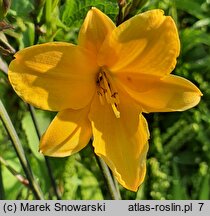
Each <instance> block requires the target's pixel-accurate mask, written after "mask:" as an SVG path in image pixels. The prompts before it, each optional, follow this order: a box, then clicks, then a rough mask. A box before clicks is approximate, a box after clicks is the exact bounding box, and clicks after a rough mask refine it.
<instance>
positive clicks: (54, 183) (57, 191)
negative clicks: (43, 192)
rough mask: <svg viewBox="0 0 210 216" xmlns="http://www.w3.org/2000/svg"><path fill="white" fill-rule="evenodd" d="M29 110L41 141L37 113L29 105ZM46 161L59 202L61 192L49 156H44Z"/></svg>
mask: <svg viewBox="0 0 210 216" xmlns="http://www.w3.org/2000/svg"><path fill="white" fill-rule="evenodd" d="M28 109H29V112H30V114H31V118H32V121H33V124H34V127H35V130H36V133H37V136H38V138H39V140H40V139H41V132H40V129H39V125H38V121H37V118H36V113H35V110H34V107H33V106H31V105H29V104H28ZM44 159H45V163H46V167H47V171H48V175H49V178H50V181H51V184H52V187H53V190H54V193H55V196H56V198H57V199H58V200H60V199H61V195H60V192H59V190H58V187H57V185H56V181H55V179H54V177H53V172H52V168H51V165H50V161H49V159H48V157H47V156H44Z"/></svg>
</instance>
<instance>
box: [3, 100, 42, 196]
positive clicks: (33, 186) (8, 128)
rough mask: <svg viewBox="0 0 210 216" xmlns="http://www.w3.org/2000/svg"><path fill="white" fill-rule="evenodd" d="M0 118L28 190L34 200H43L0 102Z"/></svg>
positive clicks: (18, 140)
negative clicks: (20, 166)
mask: <svg viewBox="0 0 210 216" xmlns="http://www.w3.org/2000/svg"><path fill="white" fill-rule="evenodd" d="M0 117H1V120H2V122H3V124H4V127H5V129H6V131H7V133H8V135H9V137H10V139H11V141H12V144H13V147H14V149H15V151H16V153H17V156H18V158H19V161H20V163H21V165H22V167H23V170H24V172H25V174H26V177H27V179H28V181H29V184H30V188H31V190H32V192H33V194H34V196H35V197H36V199H44V196H43V193H42V191H41V189H40V187H39V185H38V183H37V181H36V179H35V177H34V175H33V173H32V170H31V168H30V164H29V162H28V160H27V158H26V156H25V153H24V150H23V147H22V144H21V142H20V139H19V137H18V135H17V132H16V130H15V128H14V126H13V124H12V122H11V119H10V117H9V115H8V113H7V111H6V109H5V107H4V105H3V103H2V101H1V100H0Z"/></svg>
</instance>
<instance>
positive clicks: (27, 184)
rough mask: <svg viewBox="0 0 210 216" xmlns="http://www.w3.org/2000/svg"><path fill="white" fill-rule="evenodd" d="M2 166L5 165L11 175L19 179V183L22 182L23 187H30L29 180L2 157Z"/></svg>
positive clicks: (0, 160)
mask: <svg viewBox="0 0 210 216" xmlns="http://www.w3.org/2000/svg"><path fill="white" fill-rule="evenodd" d="M0 164H2V165H4V166H5V167H6V168H7V169H8V170H9V172H10V173H12V175H14V176H15V178H17V180H18V181H20V182H21V183H22V184H23V185H25V186H27V187H28V186H29V182H28V179H26V178H25V177H23V176H22V175H21V174H20V173H19V172H17V171H16V170H15V169H14V168H13V167H12V166H10V165H9V164H8V163H7V161H6V160H4V158H2V157H1V156H0Z"/></svg>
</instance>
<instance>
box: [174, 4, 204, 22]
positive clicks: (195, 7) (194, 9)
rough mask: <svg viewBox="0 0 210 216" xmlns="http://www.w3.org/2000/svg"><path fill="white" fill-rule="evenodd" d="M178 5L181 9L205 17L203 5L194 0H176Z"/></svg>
mask: <svg viewBox="0 0 210 216" xmlns="http://www.w3.org/2000/svg"><path fill="white" fill-rule="evenodd" d="M175 4H176V7H177V8H178V9H180V10H183V11H186V12H187V13H189V14H191V15H193V16H195V17H196V18H198V19H203V18H205V15H204V13H203V11H202V9H201V5H200V4H199V3H198V2H196V1H192V0H175Z"/></svg>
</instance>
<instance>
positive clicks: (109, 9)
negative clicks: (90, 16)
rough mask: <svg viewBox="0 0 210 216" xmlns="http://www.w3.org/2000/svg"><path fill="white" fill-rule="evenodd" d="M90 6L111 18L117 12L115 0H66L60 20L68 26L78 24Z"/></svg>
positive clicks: (113, 17)
mask: <svg viewBox="0 0 210 216" xmlns="http://www.w3.org/2000/svg"><path fill="white" fill-rule="evenodd" d="M91 7H97V8H98V9H100V10H102V11H103V12H104V13H106V14H107V15H108V16H110V17H111V18H112V19H115V17H116V15H117V13H118V6H117V1H114V0H112V1H110V0H104V1H99V0H82V1H80V0H66V2H65V4H63V6H62V9H61V17H62V18H61V20H62V22H63V23H64V24H65V25H67V26H68V27H70V26H80V25H81V23H82V22H83V20H84V18H85V16H86V14H87V12H88V10H89V9H90V8H91Z"/></svg>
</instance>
